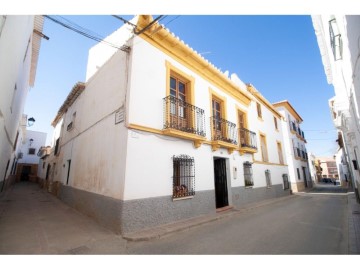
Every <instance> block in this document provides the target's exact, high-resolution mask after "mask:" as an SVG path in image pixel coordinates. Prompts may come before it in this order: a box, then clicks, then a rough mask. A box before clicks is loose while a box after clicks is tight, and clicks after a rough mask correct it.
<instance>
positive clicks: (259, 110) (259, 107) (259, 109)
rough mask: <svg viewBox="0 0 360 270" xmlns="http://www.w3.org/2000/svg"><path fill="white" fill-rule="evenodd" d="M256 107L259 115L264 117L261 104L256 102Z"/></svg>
mask: <svg viewBox="0 0 360 270" xmlns="http://www.w3.org/2000/svg"><path fill="white" fill-rule="evenodd" d="M256 109H257V114H258V117H259V118H261V119H262V112H261V105H260V103H258V102H257V103H256Z"/></svg>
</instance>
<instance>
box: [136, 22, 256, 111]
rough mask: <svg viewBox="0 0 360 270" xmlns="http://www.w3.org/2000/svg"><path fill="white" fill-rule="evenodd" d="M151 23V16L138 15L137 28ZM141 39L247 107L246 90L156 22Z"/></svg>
mask: <svg viewBox="0 0 360 270" xmlns="http://www.w3.org/2000/svg"><path fill="white" fill-rule="evenodd" d="M151 21H152V16H149V15H140V16H139V20H138V22H137V26H138V28H140V29H142V28H144V27H145V26H146V25H148V24H149V22H151ZM139 37H141V38H142V39H144V40H145V41H147V42H148V43H150V44H151V45H153V46H154V47H156V48H157V49H159V50H160V51H162V52H163V53H165V54H167V55H168V56H170V57H171V58H173V59H175V60H176V61H177V62H179V63H181V64H182V65H184V66H186V67H187V68H188V69H190V70H192V71H193V72H195V73H196V74H198V75H199V76H201V77H202V78H204V79H205V80H207V81H209V82H211V83H212V84H214V85H215V86H217V87H218V88H219V89H222V90H223V91H224V92H226V93H227V94H229V95H231V96H232V97H234V98H235V99H236V100H237V101H238V102H240V103H242V104H244V105H246V106H249V105H250V102H251V96H250V95H249V94H248V93H247V92H246V89H241V88H240V87H239V86H238V85H237V84H235V83H234V82H233V81H231V80H230V79H229V78H228V77H227V76H225V75H224V74H223V73H222V72H221V71H220V70H219V69H217V68H215V67H214V66H213V65H212V64H210V63H209V62H208V61H207V60H205V59H204V58H203V57H202V56H201V55H199V54H198V53H196V52H195V51H194V50H193V49H191V48H189V47H188V46H187V45H186V44H184V42H182V41H180V40H179V39H178V38H177V37H175V35H173V34H172V33H170V32H169V31H167V30H166V29H165V28H164V27H162V26H161V25H159V24H158V23H157V22H156V23H154V25H153V26H152V27H150V28H149V29H147V30H146V31H144V32H143V33H142V34H140V35H139Z"/></svg>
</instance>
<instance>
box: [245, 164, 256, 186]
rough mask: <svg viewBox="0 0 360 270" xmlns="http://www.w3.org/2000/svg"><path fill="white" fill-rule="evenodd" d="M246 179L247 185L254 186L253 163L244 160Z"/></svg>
mask: <svg viewBox="0 0 360 270" xmlns="http://www.w3.org/2000/svg"><path fill="white" fill-rule="evenodd" d="M244 180H245V187H252V186H253V185H254V181H253V173H252V164H251V163H250V162H248V161H247V162H244Z"/></svg>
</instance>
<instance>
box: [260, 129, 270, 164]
mask: <svg viewBox="0 0 360 270" xmlns="http://www.w3.org/2000/svg"><path fill="white" fill-rule="evenodd" d="M260 147H261V156H262V161H264V162H268V161H269V157H268V152H267V146H266V137H265V135H263V134H260Z"/></svg>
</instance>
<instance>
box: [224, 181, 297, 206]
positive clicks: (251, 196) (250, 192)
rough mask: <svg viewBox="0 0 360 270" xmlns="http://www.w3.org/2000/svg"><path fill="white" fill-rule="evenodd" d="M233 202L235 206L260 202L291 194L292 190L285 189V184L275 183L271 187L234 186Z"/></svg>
mask: <svg viewBox="0 0 360 270" xmlns="http://www.w3.org/2000/svg"><path fill="white" fill-rule="evenodd" d="M231 192H232V203H233V205H234V206H235V207H239V208H240V207H244V206H246V205H247V204H250V203H255V202H260V201H263V200H268V199H273V198H279V197H283V196H287V195H290V190H289V189H288V190H284V189H283V185H281V184H280V185H273V186H271V187H270V188H267V187H260V188H245V187H233V188H232V190H231Z"/></svg>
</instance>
